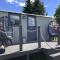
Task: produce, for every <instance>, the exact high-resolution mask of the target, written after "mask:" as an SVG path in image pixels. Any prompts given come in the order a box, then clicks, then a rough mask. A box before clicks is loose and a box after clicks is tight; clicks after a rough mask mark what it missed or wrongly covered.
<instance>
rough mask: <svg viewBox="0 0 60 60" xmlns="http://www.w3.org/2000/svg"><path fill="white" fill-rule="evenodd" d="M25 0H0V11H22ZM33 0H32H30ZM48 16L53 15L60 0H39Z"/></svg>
mask: <svg viewBox="0 0 60 60" xmlns="http://www.w3.org/2000/svg"><path fill="white" fill-rule="evenodd" d="M25 1H26V0H0V11H14V12H18V13H19V12H22V10H23V7H24V6H25ZM31 1H32V2H34V0H31ZM41 1H42V2H44V6H45V9H46V11H47V12H48V15H49V16H53V15H54V13H55V10H56V8H57V6H58V5H59V4H60V0H41Z"/></svg>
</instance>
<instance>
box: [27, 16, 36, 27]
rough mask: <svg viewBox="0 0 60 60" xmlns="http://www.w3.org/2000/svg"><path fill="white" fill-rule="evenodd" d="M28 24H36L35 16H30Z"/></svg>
mask: <svg viewBox="0 0 60 60" xmlns="http://www.w3.org/2000/svg"><path fill="white" fill-rule="evenodd" d="M28 26H35V18H34V17H28Z"/></svg>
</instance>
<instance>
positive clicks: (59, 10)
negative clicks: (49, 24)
mask: <svg viewBox="0 0 60 60" xmlns="http://www.w3.org/2000/svg"><path fill="white" fill-rule="evenodd" d="M54 16H55V19H56V21H57V22H58V24H59V26H60V5H59V6H58V8H57V9H56V12H55V14H54ZM59 29H60V28H59ZM59 32H60V31H59ZM59 44H60V34H59V35H58V45H59Z"/></svg>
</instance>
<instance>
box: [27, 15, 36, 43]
mask: <svg viewBox="0 0 60 60" xmlns="http://www.w3.org/2000/svg"><path fill="white" fill-rule="evenodd" d="M27 41H28V42H35V41H37V29H36V20H35V17H34V16H28V28H27Z"/></svg>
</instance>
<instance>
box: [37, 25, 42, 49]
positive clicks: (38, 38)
mask: <svg viewBox="0 0 60 60" xmlns="http://www.w3.org/2000/svg"><path fill="white" fill-rule="evenodd" d="M37 41H38V48H41V41H40V26H38V27H37Z"/></svg>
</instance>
